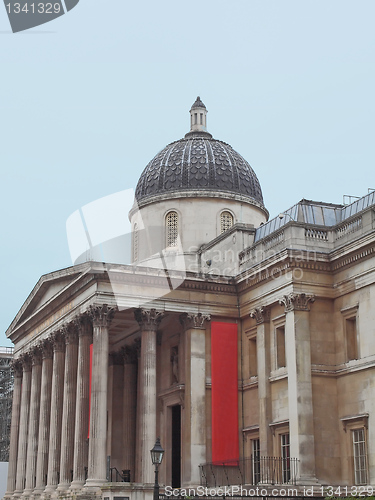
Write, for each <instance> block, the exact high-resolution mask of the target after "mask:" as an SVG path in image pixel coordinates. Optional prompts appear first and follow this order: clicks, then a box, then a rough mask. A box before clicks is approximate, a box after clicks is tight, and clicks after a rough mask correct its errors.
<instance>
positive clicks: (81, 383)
mask: <svg viewBox="0 0 375 500" xmlns="http://www.w3.org/2000/svg"><path fill="white" fill-rule="evenodd" d="M78 338H79V343H78V373H77V398H76V415H75V436H74V448H75V452H74V461H73V482H72V484H71V485H70V488H71V489H80V488H82V486H83V485H84V483H85V479H86V478H85V467H87V459H88V429H89V399H90V394H89V390H90V344H91V342H92V325H91V322H90V320H89V318H88V317H87V316H81V317H80V320H79V325H78Z"/></svg>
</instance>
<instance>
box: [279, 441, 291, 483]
mask: <svg viewBox="0 0 375 500" xmlns="http://www.w3.org/2000/svg"><path fill="white" fill-rule="evenodd" d="M280 439H281V443H280V444H281V477H282V482H283V483H288V482H289V481H290V441H289V432H287V433H285V434H281V435H280Z"/></svg>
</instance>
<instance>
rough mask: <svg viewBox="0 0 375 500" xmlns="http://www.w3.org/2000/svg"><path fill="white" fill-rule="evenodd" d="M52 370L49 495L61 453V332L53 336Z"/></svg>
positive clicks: (57, 474) (55, 480)
mask: <svg viewBox="0 0 375 500" xmlns="http://www.w3.org/2000/svg"><path fill="white" fill-rule="evenodd" d="M52 341H53V368H52V394H51V420H50V433H49V445H48V449H49V453H48V473H47V486H46V489H45V490H44V491H45V492H46V493H50V492H52V491H54V490H55V489H56V488H57V484H58V482H59V473H60V471H59V468H60V453H61V421H62V412H63V395H64V364H65V340H64V336H63V335H62V333H61V332H58V333H56V334H55V335H54V336H53V339H52Z"/></svg>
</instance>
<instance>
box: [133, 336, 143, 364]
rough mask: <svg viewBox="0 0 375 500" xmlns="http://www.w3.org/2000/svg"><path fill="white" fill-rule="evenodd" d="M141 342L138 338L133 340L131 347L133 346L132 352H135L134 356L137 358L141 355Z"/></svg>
mask: <svg viewBox="0 0 375 500" xmlns="http://www.w3.org/2000/svg"><path fill="white" fill-rule="evenodd" d="M141 344H142V341H141V339H140V338H138V339H135V340H134V344H133V347H134V352H135V356H136V358H137V359H139V358H140V357H141Z"/></svg>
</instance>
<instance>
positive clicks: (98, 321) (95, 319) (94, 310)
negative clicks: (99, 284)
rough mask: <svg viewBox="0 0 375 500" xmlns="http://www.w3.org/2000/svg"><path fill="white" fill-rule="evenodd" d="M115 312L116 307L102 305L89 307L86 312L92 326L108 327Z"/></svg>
mask: <svg viewBox="0 0 375 500" xmlns="http://www.w3.org/2000/svg"><path fill="white" fill-rule="evenodd" d="M116 311H117V307H112V306H109V305H108V304H103V305H102V306H90V307H89V309H88V311H87V312H88V315H89V316H90V318H91V321H92V324H93V326H106V327H109V325H110V324H111V321H112V319H113V316H114V314H115V312H116Z"/></svg>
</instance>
